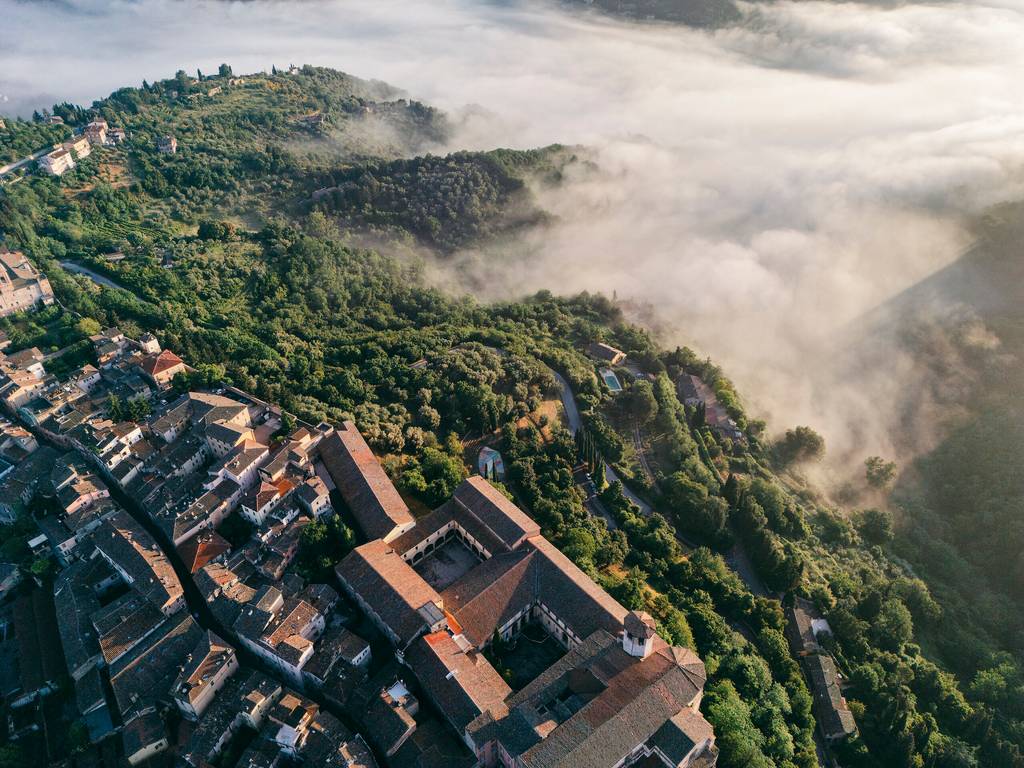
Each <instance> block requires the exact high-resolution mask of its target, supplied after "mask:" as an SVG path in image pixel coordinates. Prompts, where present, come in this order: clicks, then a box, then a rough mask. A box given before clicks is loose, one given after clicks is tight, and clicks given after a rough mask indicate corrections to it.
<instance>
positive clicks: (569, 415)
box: [551, 370, 583, 435]
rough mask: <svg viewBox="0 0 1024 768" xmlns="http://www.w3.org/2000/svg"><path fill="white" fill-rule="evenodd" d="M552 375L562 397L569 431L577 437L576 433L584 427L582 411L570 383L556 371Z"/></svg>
mask: <svg viewBox="0 0 1024 768" xmlns="http://www.w3.org/2000/svg"><path fill="white" fill-rule="evenodd" d="M551 373H552V374H553V375H554V377H555V381H557V382H558V389H559V391H560V393H561V395H562V406H563V407H564V408H565V418H566V419H568V421H569V431H570V432H572V433H573V434H574V435H575V434H576V431H577V430H578V429H579V428H580V427H582V426H583V420H582V419H581V418H580V409H579V408H577V407H576V397H575V395H573V393H572V389H571V388H570V387H569V382H567V381H566V380H565V377H564V376H562V374H560V373H559V372H558V371H554V370H553V371H551Z"/></svg>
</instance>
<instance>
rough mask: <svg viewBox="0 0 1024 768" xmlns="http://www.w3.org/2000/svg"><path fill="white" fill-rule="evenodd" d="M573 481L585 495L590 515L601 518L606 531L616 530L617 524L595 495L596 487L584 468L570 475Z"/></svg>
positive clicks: (578, 468)
mask: <svg viewBox="0 0 1024 768" xmlns="http://www.w3.org/2000/svg"><path fill="white" fill-rule="evenodd" d="M572 476H573V479H574V480H575V481H576V485H578V486H579V487H580V488H582V489H583V492H584V493H585V494H586V495H587V500H586V502H585V503H586V506H587V509H589V510H590V514H592V515H594V517H600V518H603V519H604V521H605V522H606V523H607V524H608V530H610V531H614V530H615V529H616V528H618V527H619V526H618V523H616V522H615V518H614V517H612V513H611V512H609V511H608V507H606V506H605V505H604V502H602V501H601V499H600V497H599V496H598V495H597V486H596V485H594V481H593V479H592V478H591V477H590V475H588V474H587V470H586V468H585V467H582V466H581V467H577V468H576V469H575V470H574V471H573V473H572Z"/></svg>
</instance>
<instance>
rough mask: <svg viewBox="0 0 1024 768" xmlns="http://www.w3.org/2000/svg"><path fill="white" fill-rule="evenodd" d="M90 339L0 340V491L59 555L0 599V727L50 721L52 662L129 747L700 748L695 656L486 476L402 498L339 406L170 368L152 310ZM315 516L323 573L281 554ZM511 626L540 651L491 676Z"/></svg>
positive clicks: (418, 757) (564, 753)
mask: <svg viewBox="0 0 1024 768" xmlns="http://www.w3.org/2000/svg"><path fill="white" fill-rule="evenodd" d="M90 341H91V343H92V345H93V347H94V352H95V356H96V359H97V361H98V362H99V366H98V367H97V366H94V365H86V366H83V367H82V368H80V369H78V370H75V371H73V372H72V373H71V374H70V375H69V376H67V377H66V378H64V379H63V380H57V379H56V377H54V376H51V375H48V374H47V373H46V371H45V366H44V365H43V360H42V356H41V355H40V354H38V352H37V351H36V350H32V349H30V350H27V354H23V353H22V354H12V355H4V357H3V360H2V365H3V371H4V374H3V375H4V380H5V382H6V383H5V384H4V385H3V386H2V388H0V395H2V399H3V404H4V406H5V407H6V410H7V412H8V413H9V414H10V415H13V416H16V417H17V420H14V419H9V420H6V421H3V422H2V434H3V441H2V443H0V449H2V450H3V455H4V456H5V462H10V464H9V472H5V473H4V474H6V475H8V476H7V477H2V476H0V477H2V479H0V483H2V491H3V492H2V497H3V498H4V499H5V501H4V503H3V507H2V509H0V514H2V515H3V518H4V519H5V520H6V521H8V522H9V523H12V522H14V521H15V520H18V519H19V518H22V517H24V516H26V515H28V514H30V511H31V514H32V516H33V517H34V519H35V522H36V524H37V525H38V528H39V533H38V535H35V536H33V537H32V538H31V539H30V540H29V541H28V545H29V546H30V547H31V548H32V550H33V552H34V553H35V554H36V555H37V556H41V557H44V558H52V560H53V561H54V562H55V564H56V569H57V571H56V573H55V574H54V578H53V581H52V590H51V589H49V588H46V587H43V586H39V587H37V588H33V589H30V590H29V591H27V592H25V593H23V594H22V595H21V596H20V597H18V599H17V600H15V601H14V602H13V603H10V604H8V605H7V607H6V608H4V611H5V612H7V614H8V616H9V619H8V621H10V622H11V624H12V626H13V627H14V628H15V633H14V635H15V638H14V639H13V640H12V641H8V642H7V643H5V644H4V645H3V646H0V654H2V656H3V658H4V660H5V665H4V666H5V669H7V670H8V675H7V676H8V678H9V679H8V681H7V682H6V683H5V684H4V685H5V692H6V693H7V695H8V696H11V697H12V698H11V702H10V706H11V710H10V711H11V718H12V728H13V729H14V733H15V735H17V734H18V733H21V732H24V733H31V732H32V731H34V730H37V729H40V728H45V727H52V726H53V725H55V724H56V723H55V722H53V721H52V720H51V718H52V715H51V714H50V713H49V712H48V710H47V707H46V705H45V703H46V700H47V698H48V697H49V696H50V695H52V694H55V693H56V692H57V691H58V690H59V688H60V685H61V680H63V679H65V677H67V678H69V679H70V680H71V684H72V686H73V691H74V696H73V702H74V706H75V707H76V708H77V712H78V715H79V716H80V718H81V722H83V723H84V724H85V727H86V728H87V729H88V739H89V740H90V741H92V742H94V743H103V742H104V741H105V740H106V739H108V738H109V737H111V736H113V735H117V736H119V738H120V742H121V748H122V750H123V756H124V759H125V760H126V761H127V762H128V764H130V765H137V764H141V763H143V762H145V761H148V760H151V759H154V758H156V757H157V756H159V755H162V754H164V753H166V755H164V757H168V756H173V762H174V763H175V764H177V765H187V766H192V768H200V767H201V766H204V765H207V764H210V763H212V762H215V761H217V760H218V759H220V758H221V757H222V756H224V755H225V754H228V753H232V754H235V755H236V756H238V755H240V757H238V759H239V761H240V762H239V763H238V764H239V765H256V764H260V765H264V764H265V765H275V764H277V763H278V762H279V761H281V760H285V761H288V760H292V759H299V760H301V761H303V762H307V763H310V764H313V765H337V766H372V765H377V764H378V763H377V757H378V756H381V757H383V758H384V760H385V762H386V764H388V765H396V766H404V765H409V766H413V765H427V764H429V765H435V764H437V765H439V764H442V763H443V764H445V765H466V766H470V765H481V766H493V765H498V764H502V765H511V764H515V765H524V766H554V765H567V764H570V762H571V764H579V765H620V764H623V765H644V766H656V765H664V766H675V767H677V768H698V767H699V768H711V766H713V765H715V762H716V758H717V748H716V747H715V738H714V733H713V730H712V728H711V726H710V725H709V724H708V723H707V721H706V720H705V719H704V717H703V716H702V715H701V713H700V709H699V707H700V702H701V696H702V693H703V688H704V683H705V680H706V672H705V668H704V665H703V663H702V662H701V660H700V659H699V658H698V657H697V655H696V654H695V653H694V652H693V651H692V650H690V649H688V648H680V647H673V646H672V645H671V644H670V643H667V642H666V641H665V640H664V639H662V638H661V637H660V636H659V634H658V630H657V625H656V623H655V620H654V619H653V618H652V617H651V616H650V615H649V614H647V613H645V612H643V611H627V610H626V609H625V608H624V607H623V606H622V605H621V604H619V603H618V602H617V601H616V600H615V599H614V598H612V597H611V596H610V595H609V594H608V593H607V592H605V591H604V590H603V589H602V588H601V587H600V586H598V585H597V584H595V583H594V581H593V580H592V579H591V578H590V577H589V576H587V575H586V574H585V573H584V572H583V571H581V570H580V569H579V568H578V567H577V566H575V565H574V564H573V563H572V562H571V561H570V560H569V559H568V558H567V557H566V556H565V555H563V554H562V553H561V552H559V551H558V549H557V548H555V547H554V546H552V545H551V543H550V542H548V541H547V539H545V538H544V536H543V535H541V531H540V527H539V526H538V525H537V523H536V522H534V521H533V520H532V519H531V518H530V517H529V515H527V514H526V513H525V512H524V511H523V510H521V509H520V508H519V507H518V506H517V505H516V504H515V503H514V502H513V501H511V500H510V499H509V498H508V497H507V496H505V495H504V494H503V493H502V491H501V490H499V489H498V488H496V487H495V486H493V485H491V484H490V482H489V481H488V480H487V479H485V478H483V477H481V476H474V477H470V478H468V479H466V480H464V481H463V482H462V483H461V484H460V485H459V486H458V487H457V489H456V490H455V493H454V495H453V496H452V498H451V499H450V500H448V501H446V502H445V503H443V504H442V505H441V506H439V507H438V508H437V509H435V510H433V511H431V512H429V513H427V514H424V515H422V516H420V517H418V518H417V517H414V515H413V514H412V513H411V511H410V508H409V506H408V505H407V504H406V503H405V501H403V499H402V496H401V495H400V494H399V492H398V490H397V489H396V488H395V486H394V485H393V484H392V482H391V481H390V480H389V478H388V476H387V474H386V473H385V471H384V469H383V468H382V467H381V465H380V464H379V462H378V461H377V459H376V457H375V456H374V454H373V452H372V451H371V449H370V447H369V446H368V445H367V443H366V441H365V440H364V439H363V437H362V435H361V434H360V433H359V431H358V430H357V429H356V427H355V425H354V424H352V423H351V422H344V423H341V424H337V425H332V424H329V423H326V422H322V423H320V424H316V425H312V424H306V423H302V422H300V421H298V420H295V419H294V418H293V417H291V416H290V415H288V414H287V413H284V412H283V411H282V410H281V409H280V408H278V407H276V406H275V405H273V404H270V403H266V402H263V401H262V400H260V399H258V398H256V397H254V396H252V395H249V394H247V393H245V392H243V391H241V390H238V389H236V388H233V387H220V388H217V389H216V390H213V391H210V390H188V391H181V392H178V391H175V390H174V389H172V384H174V383H175V381H176V377H178V376H180V375H183V374H184V375H185V376H187V375H188V373H189V371H190V369H189V367H188V366H187V365H186V364H185V362H184V361H183V360H182V359H181V358H180V357H178V356H177V355H176V354H174V352H173V351H171V350H167V349H162V348H161V345H160V343H159V342H158V341H157V340H156V338H155V337H153V336H152V335H150V334H145V335H143V336H141V337H140V338H139V339H130V338H127V337H126V336H125V335H124V334H122V333H121V332H119V331H118V330H116V329H106V330H103V331H101V332H100V333H98V334H95V335H94V336H93V337H92V338H91V339H90ZM19 372H22V373H24V376H19V375H17V374H18V373H19ZM27 379H32V381H28V380H27ZM18 422H20V423H21V424H24V426H21V424H19V423H18ZM336 507H339V508H337V509H336ZM232 515H236V516H239V517H241V518H242V519H244V520H245V521H247V523H248V524H249V530H248V531H247V532H248V534H249V535H248V536H246V537H244V538H241V537H238V536H237V533H236V534H235V535H234V537H233V538H234V539H235V541H234V542H232V541H230V540H229V539H228V538H226V537H225V536H223V535H221V533H220V532H219V531H220V530H222V529H224V527H225V523H226V521H227V520H228V518H229V517H231V516H232ZM334 517H341V518H343V519H344V520H345V523H343V525H344V524H346V523H347V524H351V525H353V526H354V529H355V540H358V541H361V542H363V543H360V544H358V545H357V546H354V548H353V549H351V551H349V552H348V553H347V554H345V556H344V557H343V558H342V559H341V560H340V562H338V564H337V566H336V569H335V572H336V576H337V581H336V582H334V583H336V584H337V585H340V587H341V594H339V592H338V591H336V590H335V589H334V588H333V587H332V586H331V584H329V583H316V582H309V581H308V580H307V579H305V578H303V577H302V576H301V575H300V574H299V573H298V572H297V571H296V569H295V567H294V566H295V564H296V556H297V554H298V551H299V546H300V538H301V536H302V532H303V530H304V529H305V528H306V527H307V526H309V525H311V524H312V523H313V522H314V521H322V520H324V519H325V518H334ZM353 543H354V542H353ZM521 637H522V643H523V644H524V645H525V648H524V649H522V650H521V651H520V653H522V652H523V651H525V652H526V653H527V654H529V653H530V644H531V643H536V642H541V641H545V642H547V643H548V644H549V646H550V647H549V648H548V649H547V650H548V653H550V651H551V650H552V649H557V650H558V652H557V653H555V654H551V655H550V658H549V661H550V662H551V663H550V666H547V667H546V668H544V667H539V668H538V669H537V670H536V672H537V674H536V676H535V677H533V679H531V680H528V681H526V682H525V684H524V685H521V686H519V687H517V689H515V690H513V689H512V688H511V687H510V686H509V684H508V682H507V681H506V679H505V678H503V677H502V675H501V674H499V672H498V671H497V670H496V669H495V667H494V666H493V664H492V661H491V660H490V659H489V658H488V654H489V652H493V651H495V650H497V649H496V646H500V647H501V648H502V649H508V648H510V647H511V646H513V645H515V644H516V642H517V640H519V639H520V638H521ZM545 638H546V640H545ZM563 652H564V655H563ZM524 658H525V657H524ZM505 663H507V659H506V660H505Z"/></svg>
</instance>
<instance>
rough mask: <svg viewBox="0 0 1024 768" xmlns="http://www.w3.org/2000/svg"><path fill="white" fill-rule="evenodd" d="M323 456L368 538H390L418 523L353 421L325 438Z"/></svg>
mask: <svg viewBox="0 0 1024 768" xmlns="http://www.w3.org/2000/svg"><path fill="white" fill-rule="evenodd" d="M320 456H321V458H322V459H323V462H324V466H326V467H327V471H328V473H330V475H331V479H332V480H333V481H334V484H335V485H336V486H337V487H338V491H339V492H340V493H341V496H342V498H344V499H345V503H346V504H347V505H348V507H349V509H350V510H352V515H353V516H354V517H355V518H356V522H358V523H359V527H360V528H361V529H362V531H363V533H364V534H365V535H366V537H367V538H368V539H384V540H385V541H390V540H391V539H393V538H395V536H397V535H399V534H401V533H403V532H404V531H406V530H408V529H409V528H412V526H413V525H415V522H416V521H415V520H414V519H413V516H412V514H410V512H409V507H408V506H407V505H406V503H405V502H404V501H402V497H401V496H399V494H398V491H397V490H396V489H395V486H394V485H392V483H391V480H390V479H389V478H388V476H387V474H386V473H385V472H384V468H383V467H381V465H380V463H379V462H378V461H377V458H376V457H375V456H374V455H373V451H371V450H370V446H368V445H367V444H366V441H365V440H364V439H363V436H362V435H361V434H359V431H358V430H357V429H356V427H355V425H354V424H353V423H352V422H350V421H346V422H345V423H344V424H343V425H342V426H341V427H340V428H339V429H337V430H336V431H335V432H334V433H333V434H331V435H330V436H329V437H327V438H326V439H325V440H324V441H323V444H322V447H321V449H320Z"/></svg>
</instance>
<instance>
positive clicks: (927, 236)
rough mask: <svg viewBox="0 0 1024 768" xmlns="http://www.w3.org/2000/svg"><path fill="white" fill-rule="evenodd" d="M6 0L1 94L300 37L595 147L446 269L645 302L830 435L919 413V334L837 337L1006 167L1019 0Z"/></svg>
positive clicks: (940, 253)
mask: <svg viewBox="0 0 1024 768" xmlns="http://www.w3.org/2000/svg"><path fill="white" fill-rule="evenodd" d="M0 3H2V6H3V16H4V23H3V24H2V25H0V94H3V95H2V96H0V99H2V98H6V99H7V101H6V102H2V101H0V111H7V112H20V113H26V112H30V111H31V109H33V108H35V107H39V106H44V105H46V104H49V103H53V102H54V101H63V100H71V101H77V102H81V103H89V102H90V101H91V100H92V99H94V98H98V97H101V96H103V95H105V94H106V93H108V92H109V91H111V90H113V89H114V88H116V87H119V86H121V85H124V84H125V81H126V80H127V81H129V82H131V83H139V82H141V81H142V79H143V78H147V79H149V80H154V79H158V78H162V77H168V76H170V75H172V74H173V72H174V71H175V70H176V69H178V68H182V69H186V70H189V71H193V70H195V69H196V68H197V67H198V68H200V69H202V70H204V71H214V70H215V69H216V66H217V65H218V64H219V63H220V62H222V61H227V62H229V63H230V64H232V65H233V67H234V68H235V71H236V72H242V71H250V70H258V69H269V68H270V66H271V64H276V65H278V66H286V65H287V64H289V63H296V64H301V63H311V64H318V65H325V66H334V67H337V68H339V69H343V70H345V71H347V72H350V73H352V74H354V75H358V76H361V77H367V78H378V79H383V80H387V81H389V82H391V83H392V84H394V85H396V86H398V87H401V88H404V89H406V90H407V91H408V92H409V93H410V94H411V95H412V96H413V97H415V98H419V99H422V100H425V101H428V102H430V103H432V104H434V105H436V106H439V107H442V108H444V109H446V110H448V111H449V112H451V113H452V114H453V115H454V116H455V117H456V119H457V120H458V122H459V124H460V125H461V129H460V131H459V135H458V137H457V138H456V139H455V140H454V141H453V148H491V147H495V146H510V147H519V148H526V147H533V146H540V145H546V144H549V143H553V142H560V143H564V144H583V145H587V146H588V147H591V148H592V151H593V153H594V158H595V160H596V162H597V164H598V166H599V168H600V170H599V171H598V172H596V173H594V172H581V173H579V174H578V175H576V176H573V177H572V178H570V179H569V181H568V183H567V184H566V185H565V186H563V187H561V188H559V189H557V190H541V191H540V192H539V194H540V196H541V201H542V203H543V205H544V207H546V208H547V209H548V210H550V211H551V212H553V213H554V214H555V215H556V216H557V217H558V223H557V224H556V225H555V226H553V227H551V228H548V229H545V230H544V231H543V232H537V233H534V234H533V235H530V236H529V237H528V238H527V241H526V242H525V243H524V244H523V245H522V250H523V251H524V252H525V255H526V257H527V258H526V262H525V264H524V263H521V262H519V261H516V262H515V263H514V264H513V263H512V262H511V261H509V260H499V259H497V258H496V257H495V255H494V254H485V255H484V257H485V258H486V259H487V262H488V263H487V266H486V268H485V269H483V270H481V269H480V267H479V264H480V262H481V260H482V258H484V257H481V255H480V254H464V255H461V256H460V257H458V259H457V261H456V264H458V265H459V268H458V269H455V270H450V271H449V272H448V273H447V274H448V276H449V279H451V280H456V281H457V280H460V279H463V278H465V282H463V283H461V284H463V285H472V286H474V287H475V288H476V289H477V290H478V291H479V290H480V286H481V285H483V286H484V289H483V291H482V292H483V293H484V294H485V295H486V296H487V297H496V296H509V295H518V294H522V293H525V292H528V291H533V290H536V289H540V288H550V289H552V290H554V291H556V292H563V293H564V292H571V291H576V290H581V289H588V290H601V291H604V292H606V293H609V294H610V293H612V291H615V292H617V295H618V296H619V298H622V299H635V300H638V301H640V302H643V303H647V304H649V305H651V306H652V307H653V308H654V310H655V312H656V315H657V317H658V319H659V321H660V322H659V328H661V329H663V338H662V340H663V341H665V342H666V343H686V344H689V345H691V346H694V347H696V348H697V349H699V350H700V351H702V352H705V353H707V354H710V355H711V356H712V357H713V358H715V359H716V360H717V361H719V362H721V363H723V364H724V365H725V367H726V369H727V371H728V372H729V373H730V374H731V375H732V376H733V378H734V379H736V381H737V383H738V385H739V387H740V389H741V391H742V392H743V393H744V394H745V395H746V396H747V400H748V404H749V405H750V406H751V409H752V410H753V411H754V412H755V413H757V415H764V416H767V417H768V418H769V419H770V421H771V423H772V426H773V427H776V428H784V427H787V426H792V425H794V424H797V423H807V424H811V425H813V426H815V427H816V428H818V429H820V430H821V431H822V432H824V433H825V435H826V438H827V440H828V442H829V445H830V450H831V452H832V454H833V456H834V457H837V458H840V459H842V460H853V461H856V462H859V461H861V460H862V459H863V457H864V456H865V455H867V454H868V453H883V454H884V455H888V456H895V455H897V454H903V453H904V452H905V451H907V450H913V449H915V448H917V447H919V446H920V445H923V444H926V443H927V441H928V440H929V438H930V435H929V434H927V432H928V430H923V431H922V430H921V429H919V427H920V426H921V425H926V424H928V423H929V420H930V416H931V411H930V403H929V401H928V398H927V397H926V396H924V395H923V394H922V393H924V392H926V391H927V389H928V387H927V386H925V384H926V382H924V381H922V379H921V377H922V376H924V375H925V374H924V372H923V371H922V369H921V367H920V366H919V365H918V364H917V363H916V362H915V360H914V359H912V358H910V357H908V356H906V355H905V354H903V353H901V352H899V351H898V350H897V349H895V348H892V347H890V346H888V345H886V346H881V347H875V348H873V350H872V355H871V356H869V357H858V358H857V359H856V360H855V361H854V362H852V363H851V360H850V359H849V358H848V357H847V356H846V355H845V352H846V350H847V349H849V348H850V347H851V346H852V345H854V344H856V343H857V342H858V339H857V330H858V328H859V327H860V326H859V324H858V322H859V318H861V317H862V316H864V315H865V314H867V313H870V312H871V311H872V310H873V309H874V308H875V307H878V306H879V305H881V304H883V303H884V302H886V300H888V299H890V298H891V297H893V296H896V295H898V294H899V292H901V291H902V290H904V289H906V288H908V287H910V286H912V285H914V284H915V283H917V282H918V281H920V280H922V279H923V278H925V277H927V276H928V275H929V274H932V273H933V272H935V271H936V270H937V269H940V268H941V267H942V266H944V265H946V264H948V263H949V262H951V261H952V260H954V259H955V258H956V257H957V255H958V254H960V253H961V252H962V251H963V249H964V248H965V247H967V245H968V239H967V236H966V233H965V228H964V221H965V217H967V216H970V215H971V214H973V213H975V212H977V211H978V210H980V209H982V208H983V207H985V206H987V205H989V204H992V203H995V202H998V201H1001V200H1005V199H1013V198H1016V197H1020V196H1022V192H1024V189H1022V182H1024V178H1022V175H1021V170H1020V169H1021V166H1020V163H1021V158H1022V157H1024V107H1022V98H1021V90H1020V85H1019V81H1020V74H1019V73H1020V72H1021V71H1024V5H1022V4H1021V3H1019V2H1010V1H1008V0H1004V1H1003V2H998V1H997V2H991V3H987V4H986V3H973V4H964V3H945V4H941V5H924V4H921V5H907V6H903V7H900V8H896V9H891V10H883V9H878V8H875V7H868V6H861V5H857V4H854V3H836V4H832V3H817V2H801V3H787V2H782V3H776V4H773V5H770V6H769V5H758V6H756V7H755V6H745V7H744V14H745V21H744V23H743V24H741V25H739V26H737V27H734V28H730V29H725V30H719V31H716V32H701V31H695V30H690V29H685V28H681V27H669V26H656V25H629V24H622V23H618V22H615V21H612V20H609V19H605V18H602V17H599V16H590V15H571V14H567V13H564V12H563V11H561V10H558V9H555V8H550V7H547V6H541V5H529V4H518V3H511V4H507V3H506V4H500V5H495V4H489V3H483V2H470V1H469V0H432V2H429V3H423V2H412V1H411V0H361V1H359V2H344V1H343V0H336V1H334V2H327V1H318V0H298V1H297V2H272V1H265V2H264V1H258V2H217V1H216V0H212V1H210V2H199V1H197V0H138V1H137V2H127V1H125V0H122V1H120V2H118V1H116V0H115V2H101V1H100V0H64V1H63V2H26V3H20V2H11V0H0ZM47 24H49V27H50V33H49V34H42V33H41V32H40V30H41V29H43V28H44V26H47ZM506 265H507V268H506ZM954 309H955V308H954ZM982 335H984V334H982ZM922 413H923V414H925V415H927V416H928V417H929V418H925V419H922V418H920V416H921V414H922Z"/></svg>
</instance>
